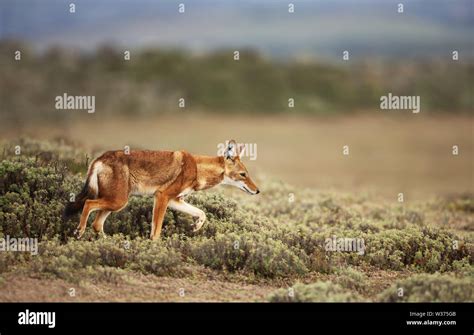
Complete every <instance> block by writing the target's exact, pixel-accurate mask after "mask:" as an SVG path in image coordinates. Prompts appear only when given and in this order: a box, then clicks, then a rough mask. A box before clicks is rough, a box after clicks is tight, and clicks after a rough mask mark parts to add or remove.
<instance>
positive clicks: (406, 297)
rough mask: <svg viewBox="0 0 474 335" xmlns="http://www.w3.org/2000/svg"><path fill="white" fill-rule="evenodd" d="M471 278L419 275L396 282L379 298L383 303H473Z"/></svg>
mask: <svg viewBox="0 0 474 335" xmlns="http://www.w3.org/2000/svg"><path fill="white" fill-rule="evenodd" d="M472 283H473V277H465V278H456V277H454V276H451V275H446V274H445V275H441V274H420V275H416V276H413V277H410V278H407V279H404V280H401V281H399V282H397V283H396V284H395V285H393V286H391V287H390V288H388V289H386V290H385V291H384V292H382V293H381V294H380V296H379V300H380V301H383V302H473V301H474V288H473V285H472Z"/></svg>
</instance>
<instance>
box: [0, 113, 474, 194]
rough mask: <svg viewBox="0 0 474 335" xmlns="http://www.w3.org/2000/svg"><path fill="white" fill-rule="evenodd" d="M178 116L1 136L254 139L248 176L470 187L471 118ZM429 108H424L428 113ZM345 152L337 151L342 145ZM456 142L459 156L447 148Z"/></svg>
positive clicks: (114, 145)
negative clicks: (253, 158) (347, 152)
mask: <svg viewBox="0 0 474 335" xmlns="http://www.w3.org/2000/svg"><path fill="white" fill-rule="evenodd" d="M186 113H187V112H186V110H183V111H182V115H179V116H174V117H170V116H168V117H162V118H155V119H144V118H138V119H136V120H134V119H116V120H110V119H106V120H103V119H100V114H97V115H84V117H83V120H82V121H79V122H74V123H70V124H64V125H63V126H58V125H57V124H54V125H51V126H47V125H36V124H34V125H31V124H29V125H25V126H24V127H22V128H20V129H17V128H15V129H4V130H2V132H3V133H4V137H7V138H18V137H19V136H26V135H29V136H33V137H35V138H53V137H57V136H63V137H66V138H69V139H71V140H74V141H79V142H80V143H83V144H84V145H85V146H86V148H87V149H89V150H90V149H95V150H97V151H101V150H104V149H118V148H122V147H123V146H125V145H129V146H131V147H132V148H134V147H141V148H147V149H186V150H188V151H190V152H194V153H201V154H210V155H214V154H216V151H217V144H218V143H221V142H223V141H225V140H226V139H230V138H235V139H237V140H238V141H241V142H247V143H257V145H258V158H257V160H256V161H249V160H247V165H248V167H249V169H250V171H251V172H253V174H254V175H255V174H257V173H261V174H265V175H270V176H274V177H277V178H280V179H281V180H282V181H284V182H287V183H289V184H292V185H296V186H305V187H311V188H317V189H335V190H343V191H349V192H361V191H364V192H365V191H369V192H373V193H375V194H377V195H382V196H384V197H386V198H387V199H393V200H395V199H396V196H397V194H398V193H399V192H403V193H404V194H405V199H407V200H410V199H414V198H417V199H420V200H426V199H428V198H432V197H433V196H437V195H448V194H451V193H462V192H472V191H473V190H474V179H473V171H474V165H473V164H474V163H473V159H472V157H474V140H473V138H474V137H473V118H472V117H470V116H453V117H448V116H439V117H430V116H427V115H424V113H425V112H424V111H422V113H421V114H418V115H415V114H410V113H408V112H392V114H390V115H388V114H384V115H381V114H380V113H381V112H380V111H378V112H377V111H375V112H373V114H374V115H368V114H365V115H358V116H357V115H356V116H344V117H330V118H310V117H301V116H300V117H291V116H271V117H270V116H269V117H265V116H258V117H249V116H238V117H233V116H215V115H214V116H208V115H196V114H192V115H187V114H186ZM428 113H429V111H426V114H428ZM343 145H349V146H350V155H349V156H343V155H342V146H343ZM453 145H458V146H459V148H460V155H459V156H453V155H452V154H451V148H452V146H453Z"/></svg>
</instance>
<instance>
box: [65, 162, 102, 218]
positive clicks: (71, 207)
mask: <svg viewBox="0 0 474 335" xmlns="http://www.w3.org/2000/svg"><path fill="white" fill-rule="evenodd" d="M95 163H96V162H92V164H91V165H90V167H89V171H88V173H87V179H86V183H85V184H84V187H83V188H82V190H81V192H80V193H79V194H78V195H77V196H76V199H75V201H73V202H71V201H69V202H68V203H67V204H66V206H65V208H64V212H63V217H64V219H68V218H70V217H71V216H73V215H74V214H76V213H79V212H80V211H82V208H83V207H84V204H85V202H86V200H87V199H95V198H97V195H98V194H99V178H98V175H97V174H98V172H99V166H98V165H99V164H95Z"/></svg>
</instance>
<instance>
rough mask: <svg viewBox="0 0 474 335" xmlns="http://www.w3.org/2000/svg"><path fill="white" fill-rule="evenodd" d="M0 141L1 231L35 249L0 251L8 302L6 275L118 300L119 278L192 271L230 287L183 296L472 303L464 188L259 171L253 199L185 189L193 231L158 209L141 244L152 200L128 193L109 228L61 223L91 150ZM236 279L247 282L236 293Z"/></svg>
mask: <svg viewBox="0 0 474 335" xmlns="http://www.w3.org/2000/svg"><path fill="white" fill-rule="evenodd" d="M15 145H20V146H21V154H20V155H15V152H14V150H15ZM2 147H3V149H2V161H1V163H0V236H7V235H8V236H11V237H37V238H38V239H39V241H40V243H39V253H38V255H30V254H29V253H21V252H1V253H0V277H2V278H4V279H3V280H0V299H11V300H14V299H15V297H12V296H8V297H7V296H6V295H5V294H6V292H7V290H8V288H9V285H10V284H11V281H12V280H13V279H12V278H34V279H35V280H37V281H38V282H39V283H41V282H43V283H48V281H51V280H58V279H60V280H62V281H64V282H65V283H70V284H71V285H78V286H79V287H88V285H89V284H90V283H94V285H96V286H97V287H102V286H104V287H106V286H107V287H109V286H110V285H111V286H112V287H115V288H116V290H117V293H116V299H117V300H137V299H138V300H140V299H143V298H138V297H134V296H133V293H130V292H128V293H126V294H127V295H126V296H125V295H120V287H121V285H124V283H127V282H130V281H132V280H134V279H133V278H135V280H136V278H141V277H140V276H145V277H146V278H147V280H149V281H152V282H156V283H159V282H160V281H165V280H166V281H168V282H170V281H171V282H172V281H179V280H182V279H186V278H188V279H189V278H191V279H192V280H194V285H200V283H201V284H202V285H205V284H206V283H207V284H206V285H209V283H231V284H232V285H234V286H232V290H233V293H234V294H232V295H228V294H227V293H226V292H225V291H222V292H221V293H220V292H219V291H218V290H219V289H217V288H216V289H215V290H214V291H212V288H211V289H210V290H209V297H206V296H200V297H195V298H193V296H192V295H190V296H188V298H189V299H190V300H259V301H260V300H266V301H288V302H289V301H304V302H307V301H397V302H398V301H400V302H404V301H474V292H473V289H472V287H473V285H472V284H473V279H474V272H473V269H474V268H473V264H472V250H473V246H474V243H473V237H474V235H473V228H474V216H473V212H474V196H473V194H461V195H457V196H451V197H445V198H436V199H432V200H427V201H424V202H418V203H410V204H404V203H394V202H386V201H379V199H373V198H371V196H369V195H366V194H344V193H336V192H324V191H319V192H316V191H313V190H311V189H297V191H295V189H294V188H292V187H291V186H289V185H286V184H284V183H282V182H279V181H275V180H271V179H267V178H265V176H261V177H260V178H259V179H260V180H259V186H260V188H261V189H262V194H261V196H259V197H258V198H257V197H253V198H252V197H248V196H247V195H245V194H243V193H242V194H241V193H239V191H237V190H227V189H220V190H216V191H207V192H200V193H195V194H193V195H191V196H190V197H189V199H188V200H189V202H190V203H192V204H193V205H195V206H197V207H199V208H201V209H203V210H204V211H205V212H206V214H207V217H208V221H207V223H206V224H205V225H204V227H203V228H202V229H201V230H200V231H199V232H196V233H193V232H192V218H190V217H189V216H186V215H184V214H181V213H177V212H174V211H172V210H168V211H167V214H166V218H165V221H164V229H163V233H162V240H161V241H158V242H151V241H150V240H148V235H149V231H150V222H151V215H152V205H153V204H152V203H153V201H152V199H151V198H149V197H132V198H131V199H130V202H129V205H128V207H127V208H126V209H124V210H123V211H121V212H119V213H114V214H112V215H111V216H110V217H109V218H108V220H107V221H106V224H105V233H106V234H107V237H101V236H96V235H95V233H94V232H93V229H92V228H91V227H90V224H89V226H88V229H87V231H86V234H85V236H84V237H83V238H82V239H81V240H76V239H75V238H74V237H73V231H74V229H75V227H76V225H77V223H78V217H76V218H74V219H72V220H69V221H65V220H64V219H63V218H62V210H63V208H64V205H65V203H66V202H67V201H68V200H69V198H70V194H71V193H72V194H77V193H78V191H79V190H80V189H81V187H82V184H83V181H84V175H85V171H86V169H87V163H88V162H89V161H90V158H89V157H90V156H91V153H87V152H84V151H83V150H81V149H80V147H78V146H75V145H73V144H68V143H67V142H65V141H64V140H58V141H51V142H38V141H32V140H23V141H21V142H15V143H14V142H3V143H2ZM290 193H293V195H291V196H290ZM293 196H294V199H293ZM333 237H337V238H357V239H361V240H363V241H364V245H365V249H364V252H363V253H357V252H347V251H346V252H344V251H328V250H327V248H326V247H325V245H326V242H325V241H326V240H327V239H328V238H333ZM19 280H21V279H19ZM211 285H213V284H211ZM246 285H252V290H253V291H251V292H250V293H249V292H248V290H247V291H246V294H245V295H242V296H239V287H244V286H246ZM260 287H262V288H263V287H264V288H265V291H264V292H265V294H263V293H262V292H259V288H260ZM400 288H401V289H402V291H403V293H402V294H401V295H400ZM162 290H166V289H164V288H162ZM216 290H217V291H216ZM2 292H3V293H2ZM252 292H253V293H254V294H252ZM267 292H269V293H268V294H267ZM64 294H65V295H66V293H64ZM123 294H125V293H123ZM17 298H18V299H22V298H21V297H17ZM30 299H31V297H30ZM32 299H35V298H34V297H33V298H32ZM56 299H59V300H61V299H62V297H59V298H58V297H56ZM78 299H81V298H80V297H78ZM87 299H88V300H90V299H92V300H93V298H87ZM87 299H86V300H87ZM97 299H100V298H97ZM153 299H156V300H160V298H159V296H158V298H156V296H155V298H153ZM162 299H163V300H179V297H178V296H176V297H175V298H174V299H173V298H169V297H163V298H162ZM64 300H66V297H64Z"/></svg>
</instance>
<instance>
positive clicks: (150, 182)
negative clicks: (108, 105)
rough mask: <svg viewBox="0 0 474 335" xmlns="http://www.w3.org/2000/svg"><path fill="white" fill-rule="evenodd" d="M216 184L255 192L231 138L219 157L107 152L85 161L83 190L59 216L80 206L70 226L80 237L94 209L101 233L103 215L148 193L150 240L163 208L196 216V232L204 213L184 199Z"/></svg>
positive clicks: (157, 229)
mask: <svg viewBox="0 0 474 335" xmlns="http://www.w3.org/2000/svg"><path fill="white" fill-rule="evenodd" d="M220 184H227V185H232V186H235V187H237V188H240V189H241V190H243V191H245V192H247V193H248V194H258V193H260V191H259V190H258V188H257V186H256V185H255V183H254V182H253V181H252V179H251V178H250V176H249V173H248V171H247V169H246V167H245V166H244V164H243V163H242V162H241V160H240V150H239V147H238V145H237V143H236V142H235V141H234V140H232V141H230V142H229V144H228V146H227V148H226V150H225V152H224V155H223V156H201V155H192V154H190V153H188V152H186V151H130V152H129V153H126V152H124V151H107V152H106V153H104V154H103V155H102V156H100V157H99V158H97V159H95V160H94V161H93V162H92V163H91V165H90V167H89V171H88V173H87V180H86V183H85V185H84V188H83V189H82V191H81V192H80V193H79V195H78V196H77V197H76V201H75V202H70V203H68V204H67V205H66V209H65V216H66V217H68V216H70V215H72V214H74V213H77V212H79V211H81V210H82V215H81V219H80V222H79V226H78V228H77V230H76V235H77V237H79V238H80V237H81V236H82V235H83V234H84V231H85V229H86V224H87V219H88V217H89V214H90V213H91V212H93V211H98V213H97V215H96V217H95V219H94V223H93V224H92V226H93V228H94V230H95V231H96V232H100V233H103V229H104V221H105V219H106V218H107V216H108V215H109V214H110V213H111V212H117V211H120V210H121V209H123V208H124V207H125V206H126V205H127V203H128V198H129V196H130V195H131V194H141V195H153V197H154V206H153V218H152V226H151V233H150V237H151V239H152V240H156V239H157V238H158V237H159V236H160V233H161V226H162V224H163V218H164V216H165V212H166V209H167V208H168V207H170V208H172V209H175V210H178V211H181V212H183V213H186V214H189V215H191V216H193V217H195V218H197V222H196V225H195V229H194V230H195V231H197V230H199V229H200V228H201V227H202V225H203V224H204V222H205V220H206V215H205V213H204V212H203V211H202V210H200V209H199V208H196V207H194V206H191V205H190V204H188V203H186V202H185V201H184V198H185V197H186V196H187V195H189V194H190V193H192V192H194V191H201V190H205V189H208V188H211V187H214V186H216V185H220Z"/></svg>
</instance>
